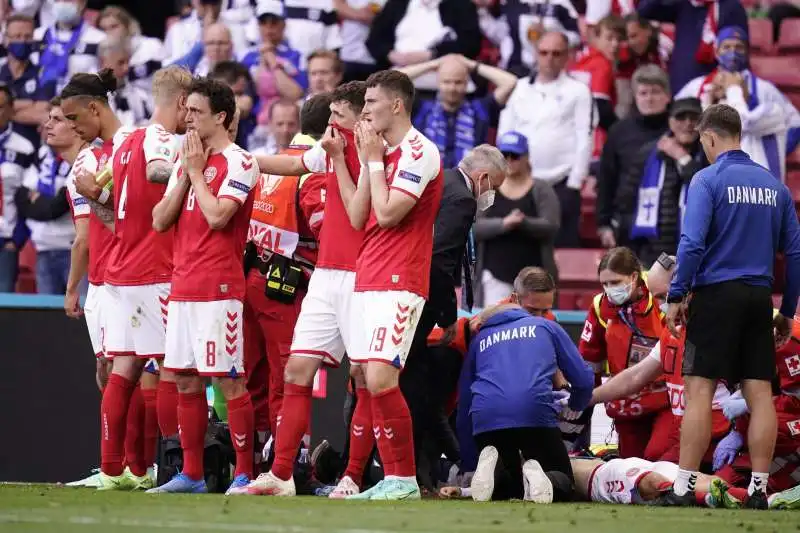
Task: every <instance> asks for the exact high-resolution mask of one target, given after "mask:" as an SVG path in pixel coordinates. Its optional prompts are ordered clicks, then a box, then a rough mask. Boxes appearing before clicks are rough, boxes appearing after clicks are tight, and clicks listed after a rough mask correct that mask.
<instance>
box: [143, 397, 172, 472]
mask: <svg viewBox="0 0 800 533" xmlns="http://www.w3.org/2000/svg"><path fill="white" fill-rule="evenodd" d="M142 398H144V435H143V436H142V459H143V460H144V464H145V469H147V468H149V467H151V466H153V463H155V462H156V450H157V448H158V390H157V389H142ZM176 411H177V409H176Z"/></svg>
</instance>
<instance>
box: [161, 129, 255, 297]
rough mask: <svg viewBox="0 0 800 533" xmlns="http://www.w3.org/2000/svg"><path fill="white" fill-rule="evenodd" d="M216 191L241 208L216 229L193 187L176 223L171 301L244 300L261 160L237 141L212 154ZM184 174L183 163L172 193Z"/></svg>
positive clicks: (211, 181) (209, 167)
mask: <svg viewBox="0 0 800 533" xmlns="http://www.w3.org/2000/svg"><path fill="white" fill-rule="evenodd" d="M203 174H204V175H205V178H206V183H208V186H209V188H210V189H211V192H212V193H213V194H214V195H216V196H217V198H220V199H221V198H230V199H233V200H235V201H236V202H238V203H239V204H240V205H241V207H240V208H239V209H238V210H237V211H236V213H234V215H233V217H231V219H230V220H229V221H228V225H227V226H225V228H223V229H221V230H212V229H211V228H210V227H209V225H208V222H207V221H206V218H205V216H204V215H203V212H202V211H201V210H200V206H199V205H197V201H196V199H195V195H194V191H193V190H192V189H191V188H190V189H189V192H188V193H187V194H186V198H185V199H184V201H183V210H182V211H181V214H180V216H179V217H178V222H177V223H176V224H175V237H174V247H175V248H174V249H175V253H174V255H173V262H174V270H173V272H172V288H171V292H170V300H175V301H189V302H206V301H214V300H234V299H235V300H242V299H244V292H245V280H244V270H243V265H242V260H243V255H244V245H245V242H246V240H247V230H248V228H249V226H250V213H251V211H252V210H253V195H252V194H250V191H251V190H252V188H253V187H254V186H255V184H256V180H257V179H258V175H259V172H258V164H257V163H256V161H255V159H253V156H252V155H250V154H249V153H248V152H246V151H244V150H243V149H241V148H240V147H238V146H237V145H235V144H230V145H228V147H227V148H225V149H224V150H223V151H222V152H220V153H216V154H212V155H211V156H210V157H209V158H208V162H207V163H206V168H205V170H204V171H203ZM180 179H188V177H185V178H184V176H183V169H182V168H181V166H180V162H178V164H177V165H176V166H175V169H174V171H173V173H172V176H171V177H170V183H169V184H168V185H167V193H169V191H171V190H172V189H173V188H174V187H175V186H176V185H177V183H178V180H180Z"/></svg>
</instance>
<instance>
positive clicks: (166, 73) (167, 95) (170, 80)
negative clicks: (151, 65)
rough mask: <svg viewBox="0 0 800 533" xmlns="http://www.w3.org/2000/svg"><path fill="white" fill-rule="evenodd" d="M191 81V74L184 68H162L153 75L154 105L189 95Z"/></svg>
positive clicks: (175, 66) (174, 66)
mask: <svg viewBox="0 0 800 533" xmlns="http://www.w3.org/2000/svg"><path fill="white" fill-rule="evenodd" d="M192 81H194V78H193V77H192V73H191V72H189V71H188V70H186V69H185V68H183V67H179V66H177V65H170V66H168V67H164V68H162V69H160V70H158V71H157V72H156V73H155V74H154V75H153V99H154V100H155V101H156V103H165V102H172V101H173V100H175V99H176V98H178V97H179V96H181V95H185V94H188V93H189V88H190V87H191V86H192Z"/></svg>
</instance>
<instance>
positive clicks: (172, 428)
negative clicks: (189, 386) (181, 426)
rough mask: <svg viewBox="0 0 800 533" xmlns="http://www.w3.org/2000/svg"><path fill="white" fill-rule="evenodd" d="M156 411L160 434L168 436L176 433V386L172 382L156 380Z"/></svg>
mask: <svg viewBox="0 0 800 533" xmlns="http://www.w3.org/2000/svg"><path fill="white" fill-rule="evenodd" d="M156 409H157V411H158V427H159V429H160V430H161V436H163V437H170V436H172V435H177V434H178V387H177V385H175V383H174V382H169V381H164V380H163V379H162V380H161V381H159V382H158V395H157V400H156Z"/></svg>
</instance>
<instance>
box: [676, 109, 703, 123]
mask: <svg viewBox="0 0 800 533" xmlns="http://www.w3.org/2000/svg"><path fill="white" fill-rule="evenodd" d="M672 118H674V119H675V120H677V121H678V122H683V121H684V120H699V119H700V115H698V114H697V113H692V112H691V111H686V112H684V113H678V114H676V115H674V116H673V117H672Z"/></svg>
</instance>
